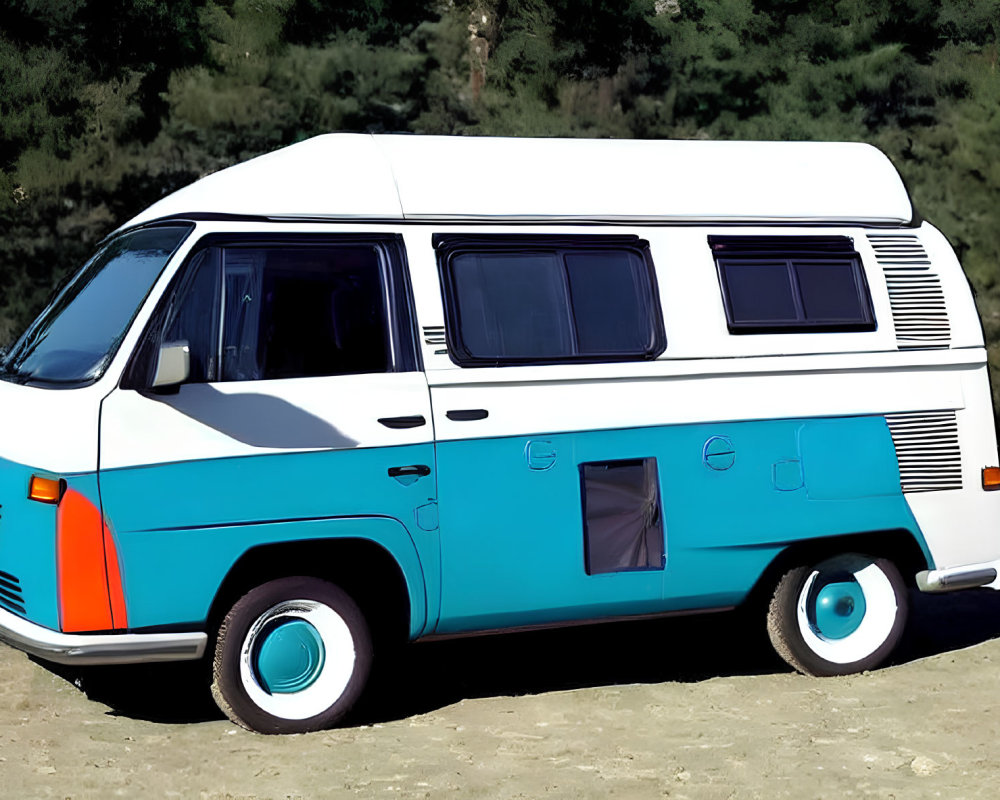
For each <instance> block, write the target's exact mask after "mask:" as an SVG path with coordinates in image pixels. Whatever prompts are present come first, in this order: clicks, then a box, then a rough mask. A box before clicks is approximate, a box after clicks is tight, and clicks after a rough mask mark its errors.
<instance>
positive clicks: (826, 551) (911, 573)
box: [744, 528, 933, 606]
mask: <svg viewBox="0 0 1000 800" xmlns="http://www.w3.org/2000/svg"><path fill="white" fill-rule="evenodd" d="M840 553H867V554H868V555H871V556H876V557H878V558H885V559H888V560H889V561H891V562H893V564H895V565H896V568H897V569H898V570H899V572H900V574H901V575H902V577H903V580H904V581H905V583H906V585H907V587H912V586H914V585H915V584H916V574H917V573H918V572H919V571H920V570H924V569H930V568H931V567H932V566H933V565H932V564H930V563H929V560H928V557H927V555H926V554H925V552H924V549H923V547H922V546H921V544H920V542H919V541H918V540H917V537H916V536H915V535H914V534H913V533H912V532H911V531H908V530H906V529H903V528H900V529H896V530H883V531H867V532H863V533H850V534H843V535H839V536H826V537H823V538H819V539H804V540H802V541H798V542H794V543H791V544H789V545H788V546H786V547H785V548H784V549H783V550H782V551H781V552H780V553H778V555H777V556H775V557H774V558H773V559H772V560H771V562H770V564H768V566H767V568H766V569H765V570H764V572H763V573H761V576H760V577H759V578H758V579H757V581H756V583H755V584H754V586H753V588H752V589H751V590H750V592H749V594H748V595H747V598H746V600H745V601H744V605H748V606H756V605H759V604H765V605H766V604H767V602H768V601H769V600H770V597H771V594H772V592H773V591H774V587H775V586H776V585H777V583H778V581H779V580H780V579H781V576H782V575H784V574H785V573H786V572H788V570H790V569H793V568H794V567H796V566H798V565H801V564H808V563H818V562H819V561H822V560H823V559H826V558H832V557H833V556H836V555H839V554H840Z"/></svg>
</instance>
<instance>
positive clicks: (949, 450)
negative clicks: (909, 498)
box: [885, 411, 962, 492]
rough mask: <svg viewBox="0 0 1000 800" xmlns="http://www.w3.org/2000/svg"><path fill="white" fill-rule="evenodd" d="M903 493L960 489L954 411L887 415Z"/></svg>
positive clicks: (958, 453) (958, 455)
mask: <svg viewBox="0 0 1000 800" xmlns="http://www.w3.org/2000/svg"><path fill="white" fill-rule="evenodd" d="M885 421H886V422H887V423H888V424H889V432H890V433H891V434H892V443H893V444H894V445H895V447H896V458H897V459H898V460H899V480H900V483H901V484H902V486H903V491H904V492H937V491H943V490H945V489H961V488H962V452H961V450H960V449H959V446H958V422H957V420H956V419H955V412H954V411H920V412H915V413H908V414H886V415H885Z"/></svg>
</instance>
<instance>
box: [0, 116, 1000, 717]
mask: <svg viewBox="0 0 1000 800" xmlns="http://www.w3.org/2000/svg"><path fill="white" fill-rule="evenodd" d="M0 412H2V413H0V506H2V508H0V640H2V641H4V642H6V643H8V644H10V645H12V646H14V647H16V648H20V649H21V650H24V651H26V652H28V653H30V654H32V655H34V656H36V657H39V658H41V659H47V660H49V661H53V662H60V663H68V664H118V663H134V662H151V661H169V660H184V659H192V660H194V659H204V661H205V662H206V669H211V670H212V687H213V693H214V695H215V697H216V699H217V701H218V703H219V705H220V707H221V708H222V709H223V710H224V711H225V713H226V714H228V715H229V716H230V718H231V719H233V720H234V721H235V722H237V723H239V724H241V725H244V726H246V727H248V728H251V729H253V730H257V731H262V732H300V731H309V730H315V729H319V728H324V727H327V726H330V725H333V724H334V723H336V722H337V721H338V720H340V719H341V718H342V717H343V716H344V714H345V713H347V711H348V710H349V709H350V708H351V706H352V704H353V703H354V702H355V701H356V700H357V698H358V697H359V695H360V693H361V692H362V690H363V688H364V685H365V681H366V679H367V677H368V674H369V671H370V668H371V664H372V660H373V658H378V657H379V656H380V655H381V654H383V653H384V649H385V647H387V646H388V645H386V644H384V643H391V642H392V641H393V640H397V641H405V640H411V641H415V640H423V639H431V638H435V637H452V636H460V635H466V634H472V633H483V632H492V631H496V632H500V631H509V630H522V629H526V628H534V627H543V626H556V625H563V624H575V623H581V622H590V621H606V620H614V619H625V618H636V617H644V616H656V615H664V614H676V613H695V612H705V611H713V610H721V609H731V608H734V607H737V606H740V605H741V604H744V603H746V602H747V600H748V598H751V597H754V598H756V597H762V598H764V601H763V602H762V603H761V604H760V625H761V631H762V635H763V631H764V630H765V629H766V631H767V633H768V634H769V636H770V638H771V640H772V642H773V644H774V646H775V648H776V650H777V652H778V653H779V654H780V655H781V656H782V657H783V658H784V659H785V660H787V661H788V663H789V664H791V665H792V666H793V667H794V668H796V669H798V670H800V671H802V672H805V673H808V674H812V675H817V676H821V675H840V674H845V673H852V672H857V671H860V670H866V669H870V668H873V667H875V666H877V665H878V664H880V663H881V662H883V661H884V660H885V659H886V658H887V657H888V656H889V654H890V653H891V651H892V650H893V648H894V646H895V645H896V644H897V642H898V641H899V639H900V636H901V634H902V632H903V628H904V626H905V623H906V618H907V608H908V599H907V598H908V591H909V588H910V587H912V586H916V587H918V588H919V589H920V590H922V591H925V592H941V591H946V590H952V589H961V588H967V587H984V586H985V587H990V588H993V589H997V588H1000V582H998V577H997V570H998V567H1000V531H998V526H997V521H998V520H1000V493H997V492H996V491H995V490H996V489H998V488H1000V460H998V456H997V442H996V436H995V433H994V422H993V409H992V404H991V395H990V387H989V380H988V376H987V367H986V349H985V346H984V341H983V333H982V328H981V325H980V323H979V319H978V317H977V315H976V310H975V306H974V304H973V298H972V294H971V292H970V289H969V285H968V283H967V281H966V279H965V277H964V275H963V273H962V270H961V268H960V266H959V264H958V261H957V260H956V257H955V254H954V252H953V251H952V248H951V247H950V246H949V245H948V242H947V241H946V240H945V238H944V237H943V236H942V235H941V233H939V232H938V231H937V230H936V229H935V228H933V227H932V226H931V225H929V224H928V223H926V222H923V221H922V220H920V219H919V218H918V217H917V215H916V214H915V212H914V209H913V207H912V205H911V202H910V198H909V196H908V194H907V192H906V190H905V188H904V186H903V183H902V181H901V180H900V177H899V175H898V173H897V172H896V170H895V169H894V167H893V166H892V164H891V163H890V162H889V160H888V159H887V158H886V157H885V156H884V155H883V154H881V153H880V152H879V151H878V150H876V149H874V148H872V147H869V146H867V145H863V144H836V143H775V142H711V141H612V140H603V141H586V140H559V139H502V138H471V137H470V138H450V137H434V136H390V135H362V134H331V135H326V136H320V137H317V138H314V139H309V140H307V141H303V142H300V143H298V144H295V145H292V146H291V147H287V148H285V149H282V150H279V151H277V152H274V153H271V154H269V155H265V156H262V157H260V158H256V159H253V160H252V161H248V162H246V163H243V164H239V165H237V166H234V167H231V168H229V169H224V170H222V171H220V172H217V173H215V174H212V175H209V176H208V177H205V178H203V179H201V180H199V181H197V182H196V183H194V184H192V185H191V186H189V187H187V188H185V189H182V190H180V191H178V192H176V193H174V194H171V195H169V196H167V197H165V198H164V199H162V200H160V201H159V202H157V203H156V204H154V205H153V206H152V207H150V208H149V209H147V210H146V211H144V212H143V213H141V214H140V215H139V216H138V217H136V218H135V219H133V220H131V221H130V222H128V223H127V224H125V225H124V226H122V227H121V228H120V229H119V230H118V231H116V232H115V233H114V234H112V235H111V236H109V237H108V238H107V239H106V240H105V241H104V242H103V243H102V244H101V245H100V247H99V249H98V251H97V253H96V255H94V257H93V258H92V259H91V260H90V261H89V262H88V263H87V264H85V265H84V266H83V267H82V268H81V269H80V270H79V272H77V273H76V274H75V276H73V277H72V278H71V279H70V280H69V281H68V282H67V283H66V284H65V285H64V286H63V287H62V288H61V289H60V290H59V291H58V292H57V293H56V294H55V295H54V296H53V298H52V300H51V301H50V303H49V304H48V306H47V307H46V308H45V309H44V310H43V311H42V313H41V314H40V316H39V317H38V318H37V319H36V320H35V321H34V322H33V323H32V324H31V325H30V326H29V327H28V328H27V330H26V331H25V332H24V333H23V335H21V337H20V338H19V339H18V340H16V341H15V342H13V343H12V344H11V346H10V347H9V348H8V349H7V352H6V354H5V356H4V357H3V360H2V362H0Z"/></svg>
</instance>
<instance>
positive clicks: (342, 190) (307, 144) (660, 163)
mask: <svg viewBox="0 0 1000 800" xmlns="http://www.w3.org/2000/svg"><path fill="white" fill-rule="evenodd" d="M205 213H216V214H238V215H244V216H247V215H249V216H265V217H273V218H285V219H287V218H331V219H370V220H386V219H397V220H398V219H413V220H428V219H436V220H486V221H501V222H502V221H517V220H544V221H558V220H567V221H573V220H594V221H631V222H645V221H650V222H656V221H663V222H690V221H702V220H704V221H720V222H727V221H748V222H753V221H781V222H786V221H787V222H797V221H801V222H854V223H860V224H877V225H903V224H907V223H909V222H910V221H911V218H912V216H913V210H912V206H911V204H910V199H909V196H908V195H907V192H906V189H905V188H904V186H903V183H902V181H901V180H900V177H899V174H898V173H897V172H896V169H895V168H894V167H893V165H892V164H891V162H890V161H889V159H888V158H886V157H885V155H883V154H882V153H881V152H880V151H878V150H876V149H875V148H874V147H871V146H870V145H866V144H857V143H827V142H715V141H654V140H633V139H513V138H493V137H472V136H469V137H462V136H419V135H415V136H407V135H371V134H356V133H333V134H327V135H324V136H317V137H315V138H313V139H308V140H306V141H304V142H300V143H298V144H294V145H291V146H290V147H285V148H283V149H281V150H277V151H275V152H273V153H269V154H268V155H264V156H260V157H259V158H255V159H252V160H250V161H247V162H245V163H242V164H238V165H236V166H234V167H229V168H228V169H224V170H221V171H220V172H216V173H214V174H212V175H209V176H207V177H205V178H202V179H201V180H199V181H197V182H195V183H193V184H191V185H190V186H187V187H185V188H184V189H181V190H179V191H177V192H174V193H173V194H171V195H169V196H167V197H165V198H164V199H163V200H160V201H159V202H157V203H155V204H154V205H152V206H151V207H150V208H148V209H146V211H144V212H142V213H141V214H139V216H137V217H136V218H135V219H133V220H132V221H131V222H130V223H129V225H133V224H137V223H141V222H148V221H150V220H153V219H157V218H160V217H168V216H176V215H185V214H205Z"/></svg>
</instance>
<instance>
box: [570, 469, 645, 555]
mask: <svg viewBox="0 0 1000 800" xmlns="http://www.w3.org/2000/svg"><path fill="white" fill-rule="evenodd" d="M580 476H581V481H582V494H583V521H584V553H585V557H586V569H587V574H588V575H597V574H600V573H605V572H623V571H628V570H639V569H662V567H663V519H662V515H661V513H660V483H659V479H658V476H657V471H656V459H654V458H643V459H635V460H629V461H605V462H595V463H588V464H581V465H580Z"/></svg>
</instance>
